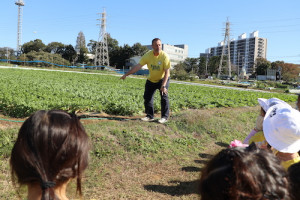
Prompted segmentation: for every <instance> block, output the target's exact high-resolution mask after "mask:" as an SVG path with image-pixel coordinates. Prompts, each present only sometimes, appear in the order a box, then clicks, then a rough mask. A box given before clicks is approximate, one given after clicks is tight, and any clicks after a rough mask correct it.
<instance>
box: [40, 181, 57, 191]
mask: <svg viewBox="0 0 300 200" xmlns="http://www.w3.org/2000/svg"><path fill="white" fill-rule="evenodd" d="M55 185H56V183H55V182H52V181H45V182H44V181H43V182H42V184H41V187H42V190H46V189H48V188H52V187H54V186H55Z"/></svg>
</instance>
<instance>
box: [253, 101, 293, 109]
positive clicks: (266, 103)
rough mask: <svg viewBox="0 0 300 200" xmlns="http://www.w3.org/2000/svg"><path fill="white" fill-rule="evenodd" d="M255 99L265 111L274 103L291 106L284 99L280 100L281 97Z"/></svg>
mask: <svg viewBox="0 0 300 200" xmlns="http://www.w3.org/2000/svg"><path fill="white" fill-rule="evenodd" d="M257 101H258V103H259V105H260V106H261V107H262V108H263V109H264V111H265V112H267V110H268V109H269V108H270V107H271V106H274V105H276V104H285V105H286V106H289V107H291V106H290V105H289V104H288V103H286V102H285V101H282V100H281V99H277V98H271V99H264V98H258V99H257ZM291 108H292V107H291Z"/></svg>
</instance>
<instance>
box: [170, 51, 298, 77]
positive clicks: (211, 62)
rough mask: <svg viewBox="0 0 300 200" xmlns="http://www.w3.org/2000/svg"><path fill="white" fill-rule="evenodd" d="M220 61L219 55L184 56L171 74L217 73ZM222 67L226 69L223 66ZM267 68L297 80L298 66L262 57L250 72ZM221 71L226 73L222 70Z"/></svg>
mask: <svg viewBox="0 0 300 200" xmlns="http://www.w3.org/2000/svg"><path fill="white" fill-rule="evenodd" d="M219 63H220V56H213V57H210V58H209V59H208V60H206V57H199V58H186V59H185V60H184V61H183V62H180V63H179V64H177V65H175V66H174V69H173V70H172V71H171V74H172V76H173V77H174V78H176V79H180V80H184V79H188V78H190V77H193V76H199V77H201V76H205V75H210V76H212V75H217V74H218V69H219ZM223 69H226V68H225V67H223ZM268 69H275V70H280V73H281V77H282V80H285V81H298V78H299V73H300V66H299V65H296V64H291V63H285V62H283V61H275V62H270V61H268V60H266V59H264V58H258V59H257V60H256V66H255V72H254V73H253V74H252V75H253V76H256V75H265V74H266V72H267V70H268ZM223 73H224V74H225V73H227V72H226V71H223ZM237 73H238V69H237V66H234V65H232V75H237Z"/></svg>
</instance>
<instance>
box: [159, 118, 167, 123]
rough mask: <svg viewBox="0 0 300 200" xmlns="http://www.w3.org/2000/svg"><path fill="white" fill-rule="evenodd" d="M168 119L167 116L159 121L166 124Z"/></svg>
mask: <svg viewBox="0 0 300 200" xmlns="http://www.w3.org/2000/svg"><path fill="white" fill-rule="evenodd" d="M167 121H168V120H167V119H166V118H161V119H160V120H158V122H159V123H161V124H164V123H166V122H167Z"/></svg>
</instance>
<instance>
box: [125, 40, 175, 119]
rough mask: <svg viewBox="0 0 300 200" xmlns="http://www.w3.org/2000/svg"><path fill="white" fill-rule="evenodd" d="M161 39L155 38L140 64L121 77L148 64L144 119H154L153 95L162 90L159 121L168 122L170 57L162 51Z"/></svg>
mask: <svg viewBox="0 0 300 200" xmlns="http://www.w3.org/2000/svg"><path fill="white" fill-rule="evenodd" d="M161 48H162V45H161V40H160V39H159V38H154V39H153V40H152V49H153V50H151V51H148V52H147V53H146V54H145V55H144V56H143V57H142V58H141V60H140V62H139V64H137V65H135V66H134V67H132V68H131V70H129V71H128V72H127V73H126V74H124V75H123V76H122V77H121V79H123V80H125V79H126V77H127V76H129V75H130V74H134V73H136V72H137V71H139V70H140V69H141V68H142V66H144V65H145V64H147V67H148V69H149V77H148V79H147V81H146V85H145V92H144V105H145V113H146V117H144V118H142V119H141V120H142V121H148V122H149V121H154V107H153V96H154V94H155V91H156V90H157V89H158V90H159V91H160V97H161V119H160V120H158V122H159V123H165V122H167V120H168V118H169V107H170V106H169V97H168V88H169V80H170V66H171V65H170V59H169V56H168V55H167V54H166V53H165V52H163V51H162V49H161Z"/></svg>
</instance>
